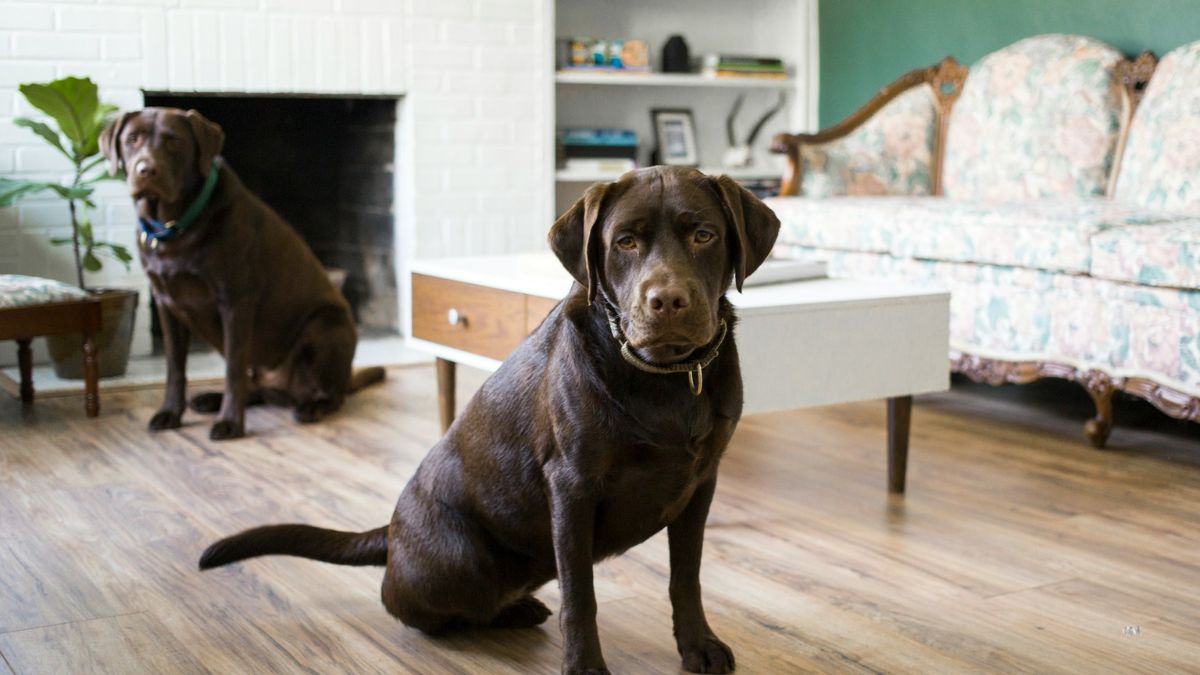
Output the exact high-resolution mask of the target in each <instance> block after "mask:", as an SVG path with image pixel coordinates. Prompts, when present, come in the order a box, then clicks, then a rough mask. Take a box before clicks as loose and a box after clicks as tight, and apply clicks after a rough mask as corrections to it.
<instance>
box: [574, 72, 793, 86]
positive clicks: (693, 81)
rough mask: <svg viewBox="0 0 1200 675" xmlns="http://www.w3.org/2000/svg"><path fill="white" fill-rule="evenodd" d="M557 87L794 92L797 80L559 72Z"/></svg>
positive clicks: (675, 74)
mask: <svg viewBox="0 0 1200 675" xmlns="http://www.w3.org/2000/svg"><path fill="white" fill-rule="evenodd" d="M554 81H555V82H557V83H558V84H580V85H604V86H609V85H613V86H626V87H720V88H724V89H794V88H795V86H796V80H795V78H791V77H789V78H787V79H786V80H773V79H766V78H755V77H711V76H708V75H701V74H698V73H590V72H568V71H561V70H560V71H558V72H557V73H555V74H554Z"/></svg>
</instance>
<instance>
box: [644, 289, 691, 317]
mask: <svg viewBox="0 0 1200 675" xmlns="http://www.w3.org/2000/svg"><path fill="white" fill-rule="evenodd" d="M646 304H647V305H649V306H650V311H652V312H654V313H655V314H660V315H664V316H671V315H673V314H676V313H678V312H679V311H680V310H682V309H685V308H686V307H687V306H688V305H689V304H691V303H690V302H689V301H688V297H687V291H686V290H684V289H683V287H682V286H652V287H651V288H650V290H648V291H646Z"/></svg>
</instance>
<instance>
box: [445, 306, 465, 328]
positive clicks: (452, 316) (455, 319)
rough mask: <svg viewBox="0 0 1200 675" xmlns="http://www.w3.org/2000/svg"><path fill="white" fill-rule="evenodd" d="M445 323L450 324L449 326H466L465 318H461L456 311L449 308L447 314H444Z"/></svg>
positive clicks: (459, 313)
mask: <svg viewBox="0 0 1200 675" xmlns="http://www.w3.org/2000/svg"><path fill="white" fill-rule="evenodd" d="M446 321H449V322H450V325H451V326H457V325H459V324H462V325H464V326H465V325H467V317H465V316H463V315H462V313H461V312H459V311H458V310H457V309H455V308H453V307H451V308H450V311H449V312H446Z"/></svg>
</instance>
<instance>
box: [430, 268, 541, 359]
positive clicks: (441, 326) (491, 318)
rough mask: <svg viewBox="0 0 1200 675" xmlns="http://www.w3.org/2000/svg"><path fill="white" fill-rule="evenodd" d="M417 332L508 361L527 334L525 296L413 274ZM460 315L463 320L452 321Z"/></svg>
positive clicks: (489, 356) (433, 340) (459, 318)
mask: <svg viewBox="0 0 1200 675" xmlns="http://www.w3.org/2000/svg"><path fill="white" fill-rule="evenodd" d="M412 298H413V299H412V303H413V310H412V331H413V336H414V337H418V338H421V339H422V340H428V341H430V342H436V343H438V344H440V345H445V346H447V347H453V348H455V349H461V350H463V351H467V352H471V353H472V354H479V355H480V356H486V357H488V358H492V359H497V360H503V359H505V358H506V357H508V355H509V354H510V353H511V352H512V350H513V349H515V348H516V347H517V345H518V344H520V343H521V340H523V339H524V338H525V335H526V330H525V295H524V294H522V293H511V292H509V291H500V290H496V289H494V288H488V287H486V286H476V285H474V284H464V283H462V282H458V281H450V280H448V279H441V278H438V277H431V276H427V275H424V274H414V275H413V276H412ZM452 318H457V320H458V321H457V323H451V319H452Z"/></svg>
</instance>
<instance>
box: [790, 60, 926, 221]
mask: <svg viewBox="0 0 1200 675" xmlns="http://www.w3.org/2000/svg"><path fill="white" fill-rule="evenodd" d="M937 119H938V118H937V107H936V105H935V103H934V98H933V93H932V91H931V89H930V86H929V85H928V84H920V85H917V86H915V87H913V88H912V89H909V90H908V91H906V92H904V93H903V94H900V95H899V96H897V97H896V98H894V99H892V100H891V101H889V102H888V103H887V104H886V105H884V106H883V107H882V108H880V109H879V111H878V112H876V113H875V114H874V115H872V116H871V118H870V119H868V120H867V121H866V122H864V123H863V124H862V126H860V127H858V128H857V129H855V130H854V131H852V132H850V134H848V135H847V136H845V137H843V138H839V139H837V140H834V141H829V142H828V143H823V144H820V145H807V146H803V147H802V148H801V151H800V156H801V159H802V160H803V162H804V164H803V166H804V177H803V180H802V182H801V185H802V186H803V188H802V190H803V193H804V195H805V196H806V197H831V196H834V195H928V194H932V193H933V180H932V177H931V176H932V169H933V158H934V148H935V140H936V134H937Z"/></svg>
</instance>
